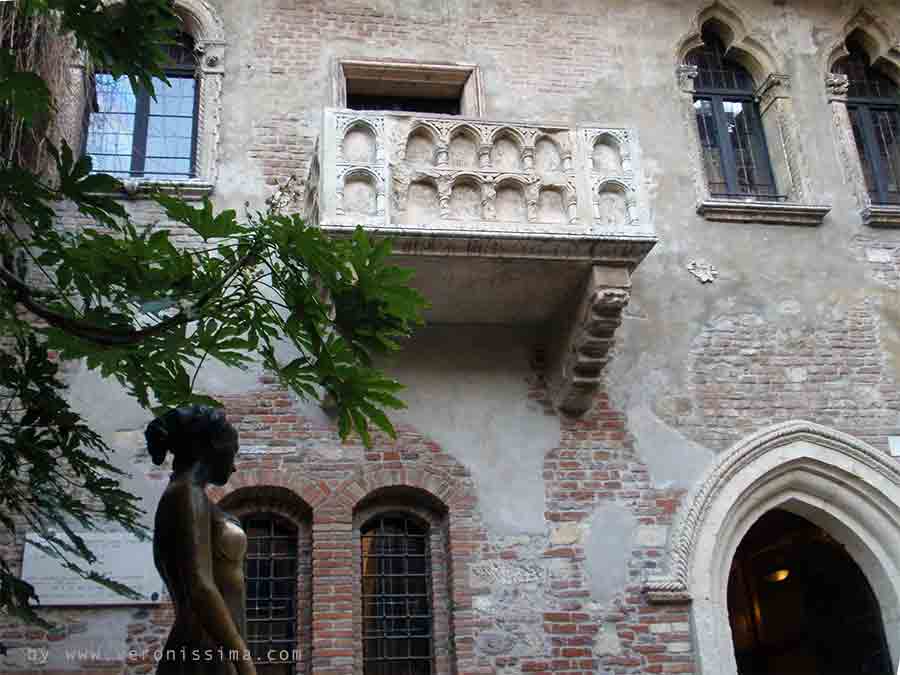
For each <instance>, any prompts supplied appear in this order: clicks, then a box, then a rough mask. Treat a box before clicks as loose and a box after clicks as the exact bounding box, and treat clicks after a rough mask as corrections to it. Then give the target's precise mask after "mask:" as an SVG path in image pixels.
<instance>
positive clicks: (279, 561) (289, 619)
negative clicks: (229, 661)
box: [243, 515, 297, 674]
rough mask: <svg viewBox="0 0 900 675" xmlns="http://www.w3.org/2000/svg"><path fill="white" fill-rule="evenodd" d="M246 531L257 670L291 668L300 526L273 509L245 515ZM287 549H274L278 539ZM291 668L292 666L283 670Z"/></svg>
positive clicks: (251, 643) (250, 638)
mask: <svg viewBox="0 0 900 675" xmlns="http://www.w3.org/2000/svg"><path fill="white" fill-rule="evenodd" d="M243 526H244V531H245V532H246V533H247V543H248V546H247V550H248V553H247V564H246V568H245V574H246V577H247V612H246V621H247V646H248V648H249V649H250V651H251V652H252V654H253V656H254V658H255V659H257V660H259V661H262V662H264V663H265V662H268V663H273V662H274V663H287V664H289V665H286V666H284V665H280V666H277V667H275V666H272V665H264V663H261V664H259V666H258V667H257V672H258V673H273V674H274V673H283V672H292V670H293V665H292V664H293V659H294V657H295V651H296V637H297V608H296V603H295V598H296V595H297V578H296V570H297V530H296V528H295V527H294V526H293V525H292V524H291V523H289V522H288V521H286V520H284V519H282V518H279V517H278V516H274V515H266V516H264V517H261V516H250V517H247V518H244V520H243ZM276 543H277V544H281V545H283V550H282V551H281V552H279V553H273V550H274V549H275V544H276ZM285 668H287V669H288V670H284V669H285Z"/></svg>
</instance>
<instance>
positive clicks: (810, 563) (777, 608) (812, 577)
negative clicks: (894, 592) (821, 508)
mask: <svg viewBox="0 0 900 675" xmlns="http://www.w3.org/2000/svg"><path fill="white" fill-rule="evenodd" d="M728 617H729V623H730V624H731V634H732V639H733V641H734V651H735V659H736V661H737V669H738V673H740V675H784V674H790V675H857V674H862V673H872V674H876V673H877V674H878V675H891V665H890V660H889V655H888V648H887V643H886V641H885V634H884V625H883V623H882V620H881V609H880V607H879V603H878V599H877V598H876V597H875V594H874V593H873V592H872V588H871V586H870V585H869V582H868V580H867V579H866V577H865V574H863V572H862V570H861V569H860V568H859V566H858V565H857V564H856V563H855V562H854V560H853V558H852V557H851V556H850V555H849V554H848V553H847V551H846V549H845V548H844V547H843V546H842V545H841V544H840V543H839V542H838V541H836V540H835V539H834V538H832V537H831V536H830V535H829V534H828V533H827V532H826V531H825V530H823V529H822V528H821V527H819V526H818V525H815V524H814V523H812V522H810V521H809V520H807V519H806V518H803V517H801V516H798V515H796V514H794V513H791V512H789V511H786V510H783V509H777V508H776V509H772V510H771V511H768V512H767V513H765V514H763V516H762V517H761V518H759V520H757V521H756V522H755V523H754V524H753V525H752V527H750V529H749V530H748V531H747V534H745V535H744V538H743V539H742V540H741V543H740V545H739V546H738V548H737V551H736V553H735V555H734V559H733V560H732V564H731V572H730V575H729V579H728Z"/></svg>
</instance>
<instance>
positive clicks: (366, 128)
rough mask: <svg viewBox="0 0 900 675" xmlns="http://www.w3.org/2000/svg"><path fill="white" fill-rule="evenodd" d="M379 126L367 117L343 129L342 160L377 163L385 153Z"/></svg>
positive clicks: (356, 162)
mask: <svg viewBox="0 0 900 675" xmlns="http://www.w3.org/2000/svg"><path fill="white" fill-rule="evenodd" d="M381 145H382V144H381V139H380V138H379V133H378V128H377V127H376V126H375V125H374V124H372V123H371V122H370V121H369V120H366V119H356V120H353V121H351V122H349V123H347V124H346V125H344V128H343V129H342V130H341V144H340V146H339V147H340V161H343V162H349V163H351V164H375V163H376V162H378V161H380V159H381V156H382V154H383V149H382V148H381Z"/></svg>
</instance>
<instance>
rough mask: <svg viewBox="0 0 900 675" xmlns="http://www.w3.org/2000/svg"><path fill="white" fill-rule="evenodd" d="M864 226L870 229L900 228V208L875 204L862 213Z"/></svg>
mask: <svg viewBox="0 0 900 675" xmlns="http://www.w3.org/2000/svg"><path fill="white" fill-rule="evenodd" d="M862 220H863V224H864V225H868V226H870V227H900V206H897V205H893V204H877V205H875V204H873V205H871V206H867V207H866V208H864V209H863V211H862Z"/></svg>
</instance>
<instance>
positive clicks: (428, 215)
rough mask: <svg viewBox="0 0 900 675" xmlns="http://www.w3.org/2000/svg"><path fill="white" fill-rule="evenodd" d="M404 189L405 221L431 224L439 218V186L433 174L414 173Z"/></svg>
mask: <svg viewBox="0 0 900 675" xmlns="http://www.w3.org/2000/svg"><path fill="white" fill-rule="evenodd" d="M406 190H407V194H406V200H405V202H404V203H405V205H406V222H408V223H412V224H416V225H431V224H433V223H435V222H436V221H437V220H440V218H441V206H440V186H439V184H438V181H437V180H436V179H435V177H434V176H431V175H429V174H427V173H422V172H417V173H414V174H413V176H412V177H411V178H410V181H409V185H408V186H407V187H406Z"/></svg>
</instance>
